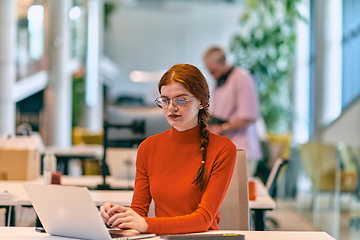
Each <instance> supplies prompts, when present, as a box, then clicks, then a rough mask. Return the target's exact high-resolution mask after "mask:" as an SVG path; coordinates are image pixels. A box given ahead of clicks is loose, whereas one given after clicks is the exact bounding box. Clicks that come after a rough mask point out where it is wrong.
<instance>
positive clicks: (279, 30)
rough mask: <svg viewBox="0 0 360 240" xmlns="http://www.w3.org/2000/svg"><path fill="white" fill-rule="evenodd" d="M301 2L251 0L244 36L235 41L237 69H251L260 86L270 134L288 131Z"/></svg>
mask: <svg viewBox="0 0 360 240" xmlns="http://www.w3.org/2000/svg"><path fill="white" fill-rule="evenodd" d="M300 3H301V0H247V1H246V6H245V10H244V12H243V13H242V14H241V16H240V21H239V24H240V27H241V30H242V31H241V32H238V33H237V34H236V35H235V36H234V38H233V39H232V42H231V46H230V51H231V52H232V53H233V55H234V60H235V62H234V65H238V66H241V67H243V68H246V69H248V70H249V71H250V72H251V73H252V74H253V76H254V78H255V79H256V82H257V87H258V93H259V101H260V113H261V115H262V117H263V118H264V120H265V124H266V126H267V128H268V130H270V131H275V132H279V131H282V130H284V129H286V130H288V128H289V120H290V110H289V108H290V87H289V85H290V80H291V77H292V72H293V65H294V54H295V44H296V22H297V21H298V20H299V19H302V20H304V18H303V17H302V16H301V15H300V13H299V11H298V4H300Z"/></svg>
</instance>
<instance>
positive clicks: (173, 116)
mask: <svg viewBox="0 0 360 240" xmlns="http://www.w3.org/2000/svg"><path fill="white" fill-rule="evenodd" d="M168 117H169V118H170V119H173V120H174V119H177V118H179V117H180V115H177V114H169V115H168Z"/></svg>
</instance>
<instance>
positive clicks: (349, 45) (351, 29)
mask: <svg viewBox="0 0 360 240" xmlns="http://www.w3.org/2000/svg"><path fill="white" fill-rule="evenodd" d="M359 13H360V1H358V0H343V41H342V48H343V63H342V66H343V73H342V89H343V92H342V108H343V109H344V108H346V107H347V106H349V105H350V104H351V103H352V102H353V101H355V99H356V98H358V97H359V96H360V68H359V64H360V14H359Z"/></svg>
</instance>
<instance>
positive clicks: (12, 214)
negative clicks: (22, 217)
mask: <svg viewBox="0 0 360 240" xmlns="http://www.w3.org/2000/svg"><path fill="white" fill-rule="evenodd" d="M5 209H6V211H5V226H12V227H15V222H16V219H15V217H16V214H15V206H5ZM9 213H10V219H9ZM9 220H10V223H9Z"/></svg>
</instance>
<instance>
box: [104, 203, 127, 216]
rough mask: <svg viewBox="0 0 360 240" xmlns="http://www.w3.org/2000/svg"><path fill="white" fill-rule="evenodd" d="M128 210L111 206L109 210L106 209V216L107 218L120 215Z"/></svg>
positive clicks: (118, 206)
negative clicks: (116, 214)
mask: <svg viewBox="0 0 360 240" xmlns="http://www.w3.org/2000/svg"><path fill="white" fill-rule="evenodd" d="M127 209H128V208H127V207H124V206H121V205H113V206H112V207H111V208H109V209H106V210H107V214H108V215H109V216H112V215H114V214H115V213H121V212H126V210H127Z"/></svg>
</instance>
